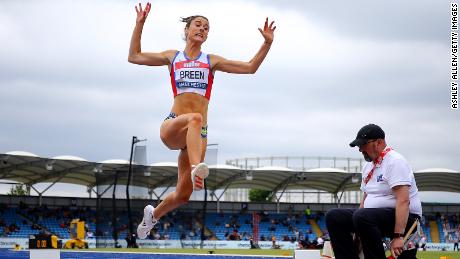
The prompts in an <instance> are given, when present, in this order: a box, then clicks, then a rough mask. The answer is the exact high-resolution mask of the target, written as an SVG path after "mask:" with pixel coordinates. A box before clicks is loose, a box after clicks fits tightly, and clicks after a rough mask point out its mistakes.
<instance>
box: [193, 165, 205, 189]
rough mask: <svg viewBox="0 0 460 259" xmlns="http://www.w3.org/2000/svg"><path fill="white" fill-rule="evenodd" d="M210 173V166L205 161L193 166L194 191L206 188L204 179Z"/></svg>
mask: <svg viewBox="0 0 460 259" xmlns="http://www.w3.org/2000/svg"><path fill="white" fill-rule="evenodd" d="M208 175H209V168H208V166H207V165H206V164H205V163H199V164H197V165H196V166H195V167H192V184H193V190H194V191H201V190H203V188H204V179H206V177H208Z"/></svg>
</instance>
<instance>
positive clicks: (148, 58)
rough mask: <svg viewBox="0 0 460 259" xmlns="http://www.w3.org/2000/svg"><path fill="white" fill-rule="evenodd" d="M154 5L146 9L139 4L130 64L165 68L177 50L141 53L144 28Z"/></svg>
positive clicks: (130, 52) (147, 6)
mask: <svg viewBox="0 0 460 259" xmlns="http://www.w3.org/2000/svg"><path fill="white" fill-rule="evenodd" d="M151 6H152V4H150V3H147V5H146V6H145V9H142V5H141V4H140V3H139V8H138V6H136V13H137V18H136V26H135V27H134V31H133V36H132V37H131V45H130V47H129V55H128V62H130V63H134V64H138V65H148V66H163V65H168V64H169V63H170V59H171V57H173V56H174V55H175V53H176V51H175V50H167V51H163V52H160V53H146V52H142V51H141V36H142V29H143V28H144V23H145V20H146V19H147V16H148V15H149V12H150V8H151Z"/></svg>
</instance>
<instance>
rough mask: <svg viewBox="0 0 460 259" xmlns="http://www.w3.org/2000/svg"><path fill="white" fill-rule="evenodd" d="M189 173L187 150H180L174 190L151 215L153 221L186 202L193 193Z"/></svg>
mask: <svg viewBox="0 0 460 259" xmlns="http://www.w3.org/2000/svg"><path fill="white" fill-rule="evenodd" d="M190 171H191V167H190V163H189V158H188V154H187V150H181V151H180V154H179V161H178V176H177V185H176V190H175V191H174V192H172V193H170V194H168V195H166V198H165V199H164V200H163V201H161V203H160V204H159V205H158V206H157V207H156V208H155V213H154V215H153V216H154V218H155V219H159V218H161V217H162V216H163V215H165V214H166V213H168V212H170V211H172V210H174V209H175V208H177V207H179V206H181V205H183V204H185V203H187V202H188V200H189V199H190V195H192V192H193V189H192V181H191V180H190Z"/></svg>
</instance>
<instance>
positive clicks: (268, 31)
mask: <svg viewBox="0 0 460 259" xmlns="http://www.w3.org/2000/svg"><path fill="white" fill-rule="evenodd" d="M274 23H275V21H272V22H271V23H270V26H268V17H267V18H266V19H265V24H264V29H263V30H262V29H261V28H259V31H260V33H261V34H262V36H263V37H264V39H265V42H266V43H269V44H270V43H272V42H273V37H274V36H275V35H274V31H275V29H276V26H273V24H274Z"/></svg>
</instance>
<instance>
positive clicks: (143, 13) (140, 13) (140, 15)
mask: <svg viewBox="0 0 460 259" xmlns="http://www.w3.org/2000/svg"><path fill="white" fill-rule="evenodd" d="M151 7H152V4H151V3H147V5H145V9H144V10H142V4H141V3H139V8H137V6H136V13H137V18H136V22H138V23H144V22H145V20H146V19H147V16H148V15H149V12H150V8H151Z"/></svg>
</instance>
